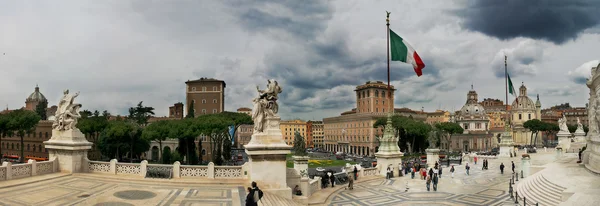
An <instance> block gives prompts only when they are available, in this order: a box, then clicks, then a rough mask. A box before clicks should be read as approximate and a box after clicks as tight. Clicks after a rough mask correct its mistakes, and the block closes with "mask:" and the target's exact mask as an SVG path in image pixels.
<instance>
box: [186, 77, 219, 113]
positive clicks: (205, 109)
mask: <svg viewBox="0 0 600 206" xmlns="http://www.w3.org/2000/svg"><path fill="white" fill-rule="evenodd" d="M185 85H186V87H185V99H186V101H185V102H186V103H187V105H190V104H191V103H192V101H193V102H194V116H198V115H203V114H216V113H221V112H223V111H225V86H226V85H225V81H223V80H218V79H213V78H206V77H203V78H200V79H197V80H192V81H187V82H185ZM185 109H186V114H188V113H189V112H190V111H189V110H190V108H189V106H188V107H186V108H185Z"/></svg>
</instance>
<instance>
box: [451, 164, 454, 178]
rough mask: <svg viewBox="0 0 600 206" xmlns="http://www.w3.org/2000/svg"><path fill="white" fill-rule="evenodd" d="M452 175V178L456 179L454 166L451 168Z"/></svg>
mask: <svg viewBox="0 0 600 206" xmlns="http://www.w3.org/2000/svg"><path fill="white" fill-rule="evenodd" d="M450 173H452V178H454V165H452V167H450Z"/></svg>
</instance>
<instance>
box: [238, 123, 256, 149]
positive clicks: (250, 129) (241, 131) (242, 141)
mask: <svg viewBox="0 0 600 206" xmlns="http://www.w3.org/2000/svg"><path fill="white" fill-rule="evenodd" d="M252 133H254V125H251V124H243V125H240V126H239V127H238V128H237V131H236V132H235V139H236V141H235V145H234V147H236V148H240V149H241V148H244V145H247V144H248V142H250V140H251V139H252Z"/></svg>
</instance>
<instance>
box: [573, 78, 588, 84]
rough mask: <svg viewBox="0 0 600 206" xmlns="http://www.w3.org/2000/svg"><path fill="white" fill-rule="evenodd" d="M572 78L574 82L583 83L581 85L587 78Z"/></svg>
mask: <svg viewBox="0 0 600 206" xmlns="http://www.w3.org/2000/svg"><path fill="white" fill-rule="evenodd" d="M572 80H573V82H575V83H576V84H583V85H585V84H586V82H587V78H585V77H574V78H573V79H572Z"/></svg>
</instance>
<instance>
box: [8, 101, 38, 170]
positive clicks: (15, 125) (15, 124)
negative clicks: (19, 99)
mask: <svg viewBox="0 0 600 206" xmlns="http://www.w3.org/2000/svg"><path fill="white" fill-rule="evenodd" d="M7 118H8V119H9V121H8V130H9V131H14V132H16V133H17V135H18V136H19V137H20V138H21V147H20V149H21V155H20V156H19V161H20V162H23V161H24V158H25V156H24V155H25V154H24V148H25V147H24V141H23V137H25V134H26V133H30V132H31V131H33V130H35V127H36V126H37V124H38V122H39V121H40V119H41V118H40V116H39V115H38V114H37V113H35V112H32V111H29V110H24V109H19V110H15V111H12V112H10V113H8V115H7Z"/></svg>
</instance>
